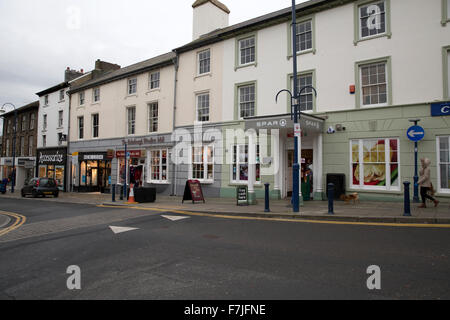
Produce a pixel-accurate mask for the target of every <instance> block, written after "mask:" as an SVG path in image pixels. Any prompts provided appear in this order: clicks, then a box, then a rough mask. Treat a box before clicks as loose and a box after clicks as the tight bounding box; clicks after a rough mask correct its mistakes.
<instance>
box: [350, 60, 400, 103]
mask: <svg viewBox="0 0 450 320" xmlns="http://www.w3.org/2000/svg"><path fill="white" fill-rule="evenodd" d="M381 62H383V63H385V64H386V68H385V71H386V81H387V84H386V103H382V104H380V103H379V104H370V105H364V104H363V95H362V80H361V76H362V75H361V67H362V66H366V65H372V64H377V63H381ZM355 83H356V85H355V87H356V88H355V106H356V108H357V109H361V108H376V107H387V106H392V101H393V98H392V96H393V93H392V64H391V57H390V56H389V57H382V58H377V59H371V60H365V61H358V62H355Z"/></svg>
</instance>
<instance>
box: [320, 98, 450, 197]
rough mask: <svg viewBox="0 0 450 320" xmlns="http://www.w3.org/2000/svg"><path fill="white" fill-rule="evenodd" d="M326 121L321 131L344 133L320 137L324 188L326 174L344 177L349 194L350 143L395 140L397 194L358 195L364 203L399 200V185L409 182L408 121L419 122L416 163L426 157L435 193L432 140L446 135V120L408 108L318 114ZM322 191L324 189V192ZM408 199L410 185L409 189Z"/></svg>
mask: <svg viewBox="0 0 450 320" xmlns="http://www.w3.org/2000/svg"><path fill="white" fill-rule="evenodd" d="M319 116H326V117H328V118H327V120H326V122H325V128H328V127H329V126H333V127H334V128H336V124H341V125H342V126H343V127H345V128H346V130H345V131H336V133H334V134H324V135H323V150H324V154H323V170H324V172H323V173H324V179H323V183H324V187H325V186H326V175H327V173H344V174H345V175H346V189H347V191H350V145H349V144H350V140H352V139H363V138H389V137H392V138H399V141H400V183H401V191H366V190H364V191H362V190H356V189H355V190H356V191H357V192H358V193H360V194H361V198H362V199H366V200H382V201H386V200H393V201H402V200H403V182H404V181H410V182H411V183H412V182H413V176H414V143H413V142H412V141H410V140H409V139H408V138H407V137H406V131H407V129H408V128H409V127H410V126H411V125H413V124H412V123H411V122H409V121H408V120H409V119H421V121H420V122H419V123H418V125H420V126H422V127H423V128H424V129H425V138H424V139H423V140H422V141H420V142H419V143H418V150H419V153H418V159H419V161H418V162H419V168H420V158H422V157H428V158H429V159H430V160H431V163H432V167H431V178H432V182H433V185H434V186H435V189H437V163H436V161H437V159H436V156H437V154H436V136H439V135H449V134H450V117H448V116H447V117H431V111H430V105H429V104H421V105H409V106H396V107H392V106H390V107H381V108H371V109H363V108H362V109H357V110H349V111H341V112H330V113H326V114H319ZM324 190H325V189H324ZM411 196H412V185H411ZM438 196H444V197H449V195H442V194H441V195H438Z"/></svg>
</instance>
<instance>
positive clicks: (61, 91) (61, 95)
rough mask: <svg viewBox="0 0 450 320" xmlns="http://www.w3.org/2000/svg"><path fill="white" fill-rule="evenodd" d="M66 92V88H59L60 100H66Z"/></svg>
mask: <svg viewBox="0 0 450 320" xmlns="http://www.w3.org/2000/svg"><path fill="white" fill-rule="evenodd" d="M64 93H65V90H64V89H61V90H59V102H63V101H64Z"/></svg>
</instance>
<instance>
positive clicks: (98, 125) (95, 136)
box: [91, 113, 100, 139]
mask: <svg viewBox="0 0 450 320" xmlns="http://www.w3.org/2000/svg"><path fill="white" fill-rule="evenodd" d="M95 118H97V125H95ZM91 127H92V132H91V134H92V138H93V139H98V137H99V136H100V115H99V113H93V114H91ZM96 129H97V135H95V130H96Z"/></svg>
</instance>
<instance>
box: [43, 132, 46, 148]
mask: <svg viewBox="0 0 450 320" xmlns="http://www.w3.org/2000/svg"><path fill="white" fill-rule="evenodd" d="M42 146H43V147H44V148H45V147H46V146H47V135H46V134H43V135H42Z"/></svg>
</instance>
